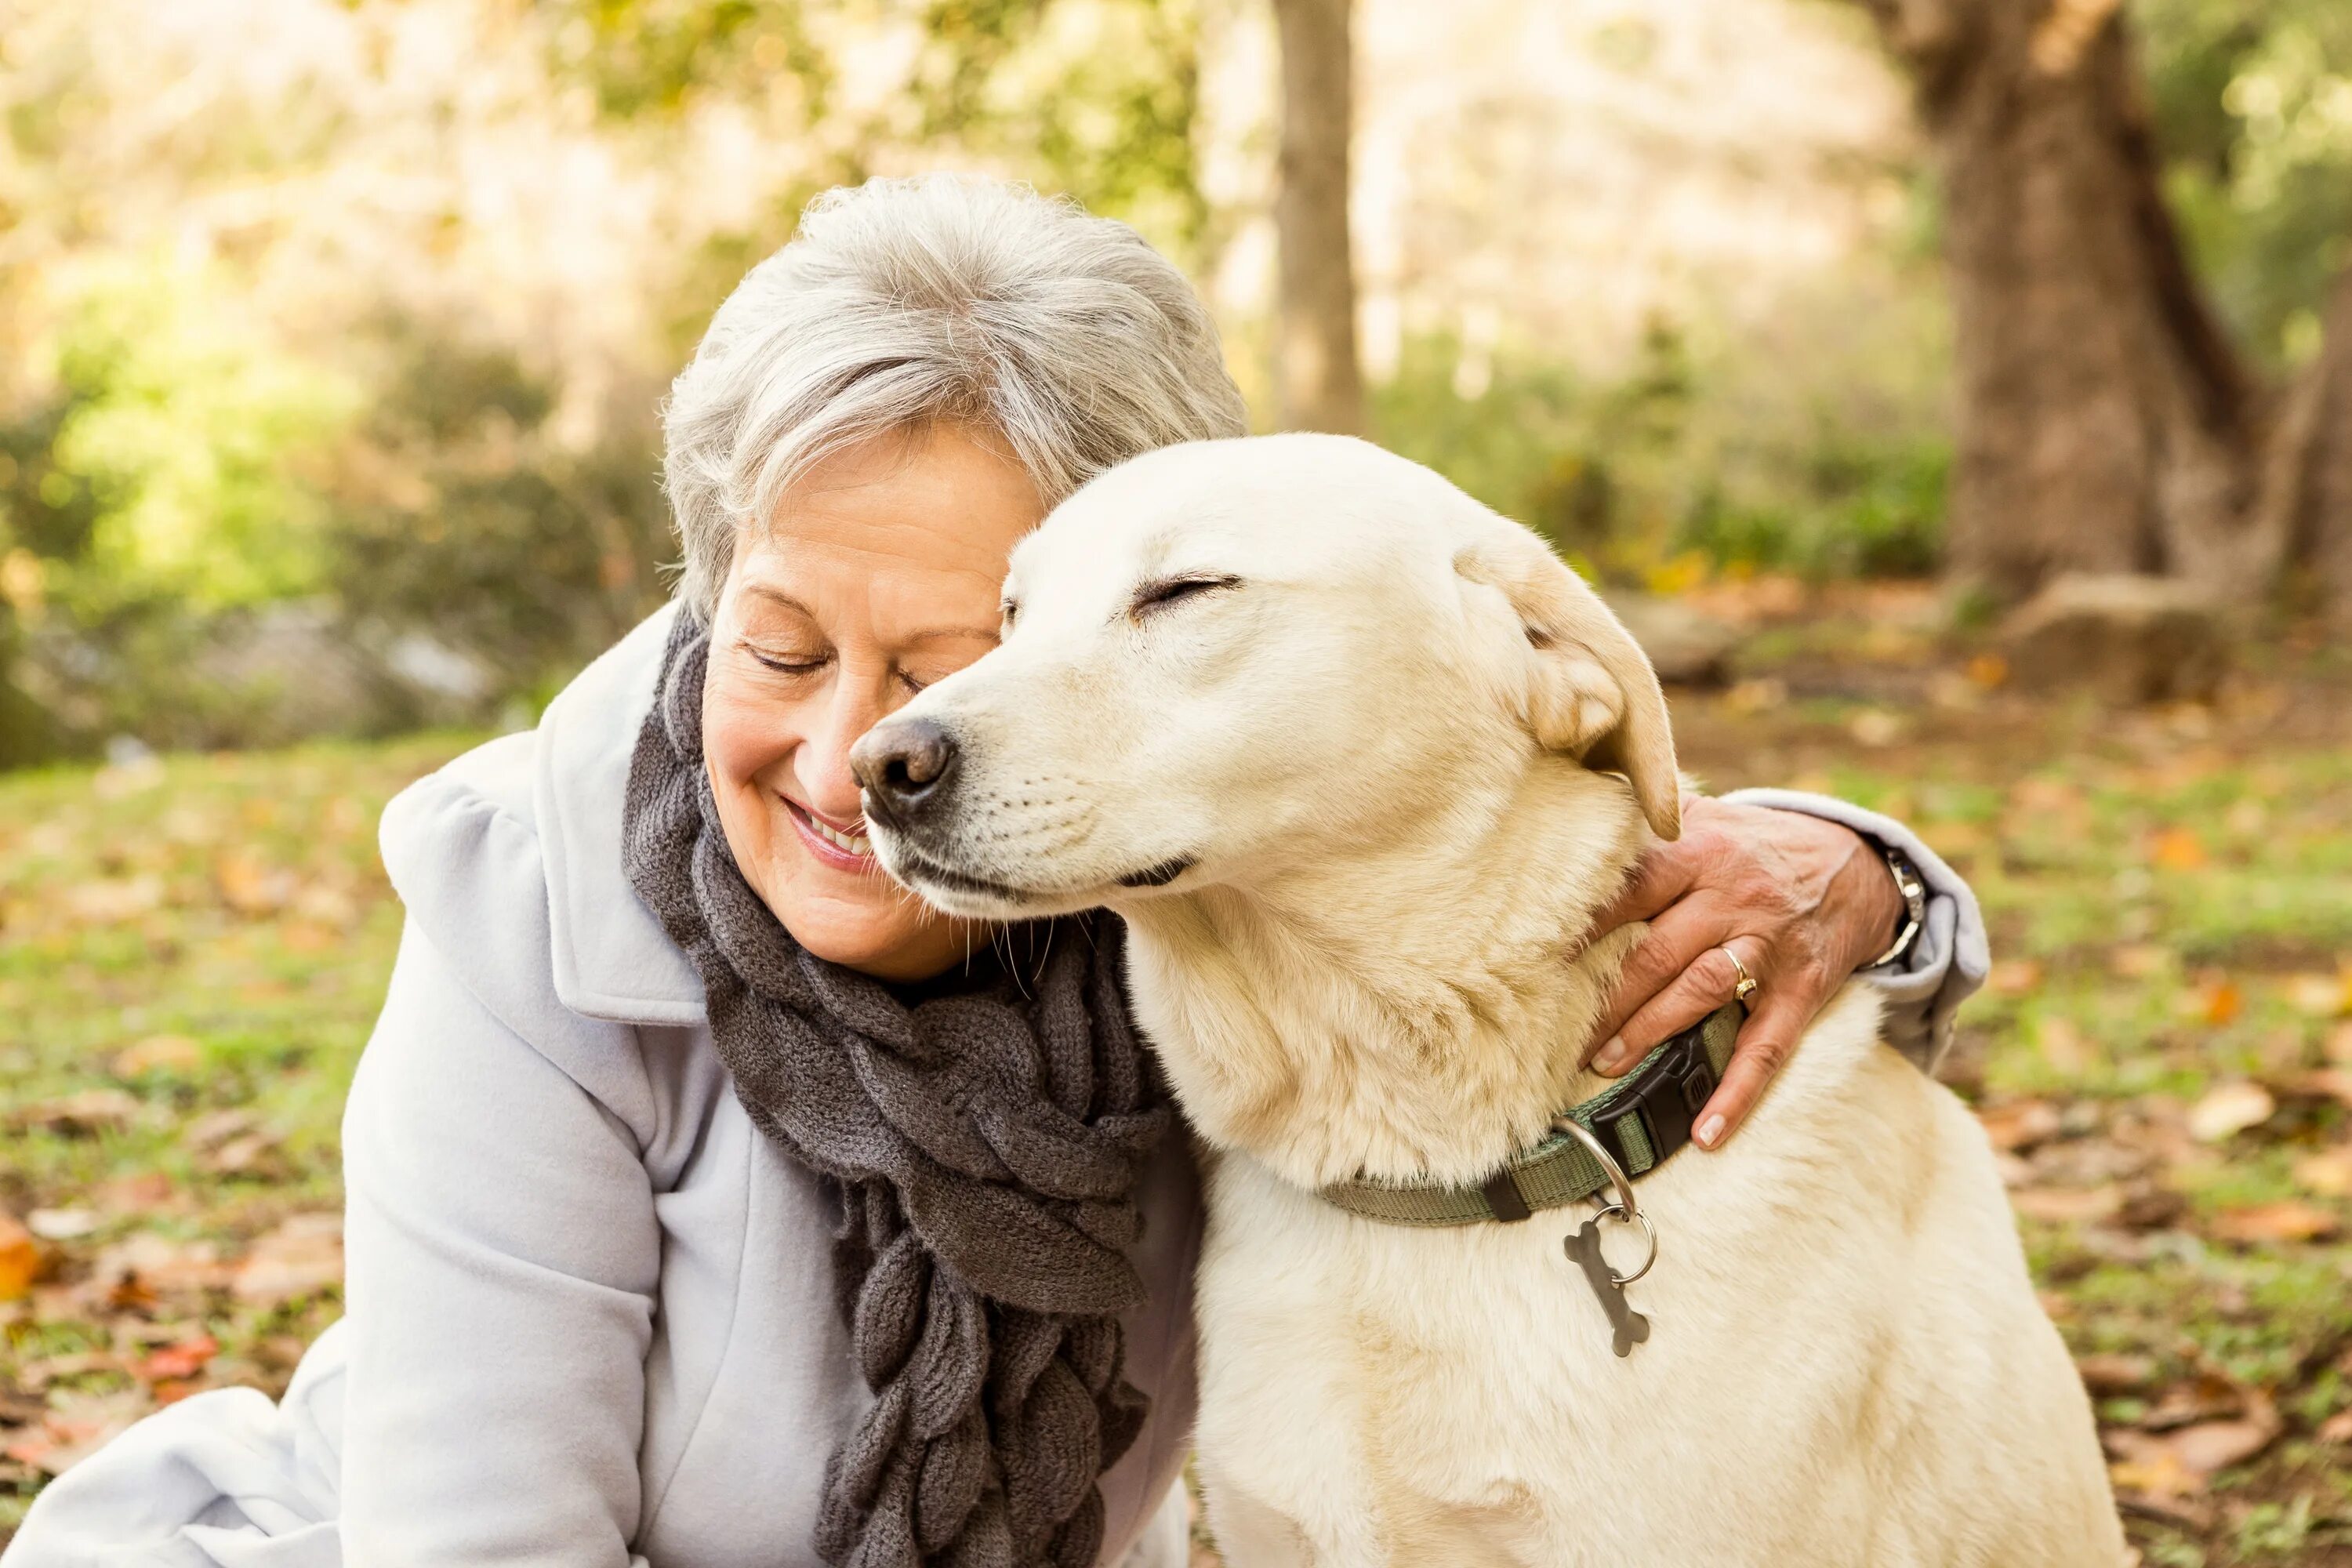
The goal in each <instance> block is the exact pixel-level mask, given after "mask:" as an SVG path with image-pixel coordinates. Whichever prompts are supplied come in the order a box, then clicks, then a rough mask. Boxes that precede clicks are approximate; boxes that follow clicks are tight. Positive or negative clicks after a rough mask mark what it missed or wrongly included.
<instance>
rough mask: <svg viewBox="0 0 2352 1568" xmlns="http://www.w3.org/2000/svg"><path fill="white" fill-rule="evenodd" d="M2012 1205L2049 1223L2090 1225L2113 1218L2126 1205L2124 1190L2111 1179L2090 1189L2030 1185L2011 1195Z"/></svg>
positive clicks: (2022, 1212) (2029, 1217)
mask: <svg viewBox="0 0 2352 1568" xmlns="http://www.w3.org/2000/svg"><path fill="white" fill-rule="evenodd" d="M2009 1201H2010V1205H2011V1207H2013V1208H2015V1209H2016V1210H2017V1212H2018V1213H2020V1214H2021V1215H2025V1216H2026V1218H2028V1219H2038V1220H2040V1221H2042V1223H2043V1224H2045V1225H2077V1224H2080V1225H2088V1224H2094V1223H2095V1222H2097V1221H2099V1220H2104V1219H2113V1218H2115V1216H2116V1215H2117V1214H2118V1213H2120V1212H2121V1211H2122V1209H2123V1206H2124V1193H2123V1189H2122V1188H2121V1187H2119V1186H2116V1184H2114V1183H2112V1182H2110V1183H2108V1184H2105V1186H2098V1187H2090V1188H2086V1189H2085V1188H2070V1187H2027V1188H2025V1189H2024V1190H2022V1191H2021V1192H2014V1193H2011V1194H2009Z"/></svg>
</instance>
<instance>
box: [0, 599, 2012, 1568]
mask: <svg viewBox="0 0 2352 1568" xmlns="http://www.w3.org/2000/svg"><path fill="white" fill-rule="evenodd" d="M671 613H673V612H669V611H665V612H663V613H662V614H661V615H659V616H655V617H654V618H653V619H652V620H650V621H648V622H647V623H646V624H645V625H644V626H640V627H638V628H637V629H636V630H635V632H633V633H631V634H630V635H629V636H628V637H626V638H625V639H624V640H623V641H622V642H620V643H619V644H618V645H616V646H615V647H614V648H613V649H612V650H611V651H609V652H608V653H606V654H605V655H604V657H603V658H600V659H598V660H597V661H596V662H595V663H594V664H593V665H592V666H590V667H589V668H588V669H587V670H586V671H585V672H583V674H582V675H581V676H580V677H579V679H577V680H575V681H573V682H572V685H571V686H570V687H569V688H567V689H565V690H564V692H563V694H562V696H560V697H558V698H557V699H556V700H555V701H554V703H553V704H552V705H551V706H550V708H549V709H548V710H547V714H546V717H545V718H544V720H543V721H541V724H540V726H539V727H538V729H536V730H534V731H529V732H526V733H522V734H517V735H509V736H508V737H506V738H505V739H503V740H499V741H493V742H490V743H488V745H485V746H483V747H481V748H479V749H478V750H477V751H474V752H469V753H468V754H467V755H466V756H464V757H461V758H459V759H458V760H457V761H456V762H454V763H450V764H449V765H448V766H447V767H446V768H444V769H442V770H441V771H440V772H439V773H435V774H433V775H432V776H431V777H429V778H426V779H424V780H422V781H420V782H419V783H418V784H415V785H414V786H412V787H411V788H410V789H408V790H407V791H406V792H405V793H404V794H403V795H401V796H400V797H399V798H398V799H397V800H395V801H394V803H393V805H392V806H391V807H390V809H388V810H387V811H386V812H385V813H384V819H383V860H384V865H385V867H386V868H387V870H388V871H389V872H390V874H391V878H392V881H393V886H394V889H396V890H397V891H398V893H399V895H400V897H401V899H402V900H403V901H404V903H405V904H406V905H407V909H408V924H407V929H406V931H405V934H404V937H403V940H402V942H401V949H400V957H399V961H398V963H397V964H396V966H395V967H394V973H393V978H392V985H391V991H390V994H389V995H388V996H387V997H386V999H385V1002H384V1007H383V1016H382V1018H381V1020H380V1021H379V1022H378V1024H377V1026H376V1030H375V1034H374V1036H373V1038H372V1039H371V1040H370V1042H369V1044H368V1047H367V1050H366V1053H365V1055H364V1056H363V1058H362V1060H361V1063H360V1068H359V1073H358V1077H357V1079H355V1080H354V1082H353V1083H352V1095H351V1101H350V1106H349V1109H348V1110H347V1112H346V1114H345V1117H344V1121H343V1158H344V1172H345V1182H346V1187H347V1190H348V1194H349V1210H348V1215H347V1217H346V1224H345V1242H346V1247H347V1249H348V1261H347V1268H348V1285H347V1307H348V1312H347V1316H346V1317H345V1318H344V1320H343V1321H341V1323H339V1324H337V1325H336V1326H335V1327H334V1328H332V1329H331V1330H329V1331H327V1333H326V1334H325V1335H323V1336H322V1337H321V1338H320V1340H319V1342H318V1343H317V1344H316V1345H314V1346H313V1347H312V1348H311V1351H310V1354H309V1355H308V1356H307V1357H305V1358H304V1360H303V1363H302V1365H301V1367H300V1369H299V1372H298V1373H296V1375H295V1378H294V1382H293V1385H292V1386H291V1387H290V1388H289V1390H288V1393H287V1395H286V1398H285V1399H284V1400H283V1401H282V1402H280V1403H278V1404H277V1405H272V1404H271V1403H270V1402H269V1401H268V1399H267V1398H266V1397H265V1396H263V1395H262V1394H259V1393H257V1392H256V1391H254V1390H250V1389H231V1390H223V1391H220V1392H216V1393H212V1394H201V1395H198V1396H196V1397H195V1398H193V1399H189V1400H186V1401H184V1402H183V1403H182V1404H179V1405H173V1407H171V1408H170V1409H167V1410H165V1411H163V1412H162V1413H160V1414H158V1415H153V1416H151V1417H149V1418H148V1419H147V1420H145V1421H142V1422H141V1423H140V1424H139V1425H138V1426H134V1427H133V1428H131V1431H129V1432H127V1433H125V1434H124V1435H123V1436H121V1438H118V1439H117V1440H116V1441H115V1442H114V1443H112V1444H111V1445H110V1446H109V1447H107V1448H105V1449H104V1450H102V1451H101V1452H100V1453H99V1454H98V1455H96V1456H95V1457H93V1458H90V1459H89V1460H87V1461H85V1462H84V1463H83V1464H82V1465H81V1466H79V1468H76V1469H74V1470H72V1471H71V1472H69V1473H68V1475H66V1476H65V1477H64V1478H62V1479H59V1480H58V1482H56V1483H55V1484H54V1485H52V1486H51V1487H50V1488H49V1489H48V1490H47V1492H45V1493H44V1494H43V1495H42V1496H41V1497H40V1499H39V1500H37V1502H36V1503H35V1505H34V1507H33V1510H32V1511H31V1514H30V1516H29V1517H28V1518H27V1520H26V1523H25V1526H24V1528H23V1530H22V1531H20V1533H19V1534H18V1536H17V1538H16V1542H15V1543H14V1545H13V1546H12V1547H11V1548H10V1549H9V1551H8V1552H6V1553H5V1555H4V1556H0V1568H83V1565H85V1564H99V1563H104V1564H109V1565H130V1564H137V1565H142V1568H143V1565H150V1564H152V1565H155V1568H163V1565H166V1564H169V1565H172V1568H205V1565H214V1564H217V1565H220V1568H337V1565H341V1564H349V1565H351V1568H450V1565H454V1564H461V1563H462V1564H468V1565H472V1564H487V1563H497V1564H502V1565H513V1568H523V1565H531V1568H596V1565H598V1564H604V1565H609V1568H624V1565H625V1564H635V1565H651V1564H658V1565H661V1568H797V1565H807V1568H814V1565H815V1563H816V1558H815V1556H814V1552H813V1551H812V1550H811V1547H810V1544H809V1543H810V1539H811V1531H812V1524H813V1521H814V1516H815V1509H816V1503H817V1497H818V1490H819V1487H820V1485H821V1483H822V1479H823V1475H824V1463H825V1459H826V1458H827V1456H828V1455H830V1454H831V1453H832V1452H833V1450H834V1447H835V1444H836V1443H837V1442H838V1441H839V1439H840V1437H841V1436H842V1435H843V1434H844V1433H845V1431H846V1430H847V1429H848V1427H849V1426H850V1424H851V1422H852V1421H853V1420H854V1419H855V1418H856V1415H857V1414H858V1413H859V1411H860V1410H861V1409H862V1408H863V1405H864V1403H865V1401H866V1398H867V1394H866V1391H865V1389H864V1386H863V1384H861V1383H860V1381H859V1380H858V1378H857V1376H856V1373H855V1371H854V1370H853V1368H852V1365H851V1362H850V1356H849V1345H848V1336H847V1333H846V1331H845V1329H844V1327H843V1325H842V1323H841V1321H840V1317H839V1314H838V1312H837V1310H836V1309H835V1298H834V1288H833V1279H832V1258H831V1252H830V1244H829V1239H828V1228H827V1204H826V1202H825V1200H824V1196H823V1194H821V1193H820V1191H819V1189H818V1187H817V1184H816V1183H815V1182H814V1180H813V1179H812V1178H811V1177H810V1176H809V1175H808V1174H807V1173H805V1172H803V1170H801V1169H800V1168H799V1167H797V1166H795V1165H794V1164H793V1163H792V1162H790V1161H789V1160H787V1159H785V1158H784V1157H783V1156H782V1155H781V1154H779V1153H778V1152H776V1151H775V1150H774V1149H773V1148H772V1146H771V1145H770V1144H769V1143H768V1142H766V1141H765V1140H764V1139H762V1138H761V1135H760V1134H759V1132H758V1131H756V1130H755V1129H754V1128H753V1127H752V1125H751V1121H750V1119H749V1118H748V1117H747V1116H746V1115H745V1114H744V1112H743V1110H742V1108H741V1106H740V1105H739V1104H738V1103H737V1101H736V1099H735V1095H734V1093H733V1090H732V1087H731V1085H730V1082H729V1079H728V1077H727V1074H726V1072H725V1070H724V1069H723V1068H721V1067H720V1066H719V1059H718V1057H717V1055H716V1053H715V1051H714V1050H713V1047H712V1045H711V1040H710V1035H709V1028H708V1026H707V1025H706V1023H705V1021H704V1017H703V1005H702V993H701V985H700V983H699V981H698V979H697V978H696V975H695V973H694V971H693V969H692V967H691V966H690V965H689V964H688V962H687V959H686V957H685V955H684V954H683V953H682V952H679V950H678V949H677V947H676V946H675V945H673V944H672V943H671V942H670V941H669V940H668V938H667V937H666V936H665V935H664V934H663V932H662V931H661V928H660V926H659V925H658V924H657V923H656V921H655V920H654V917H653V916H652V914H651V913H650V912H649V911H648V910H646V908H645V907H644V905H642V904H641V903H640V902H639V901H638V900H637V898H636V896H635V892H634V891H633V890H632V889H630V887H629V885H628V883H627V881H626V879H625V876H624V874H623V870H622V865H621V801H622V794H623V787H624V784H625V781H626V778H627V773H628V765H629V756H630V752H631V748H632V747H633V745H634V744H635V740H636V736H637V731H638V728H639V726H640V724H641V723H642V721H644V718H645V716H646V712H647V710H649V708H650V706H651V703H652V697H653V688H654V681H655V677H656V669H657V667H658V665H659V662H660V658H661V651H662V646H663V641H664V638H665V637H666V635H667V625H668V616H669V615H670V614H671ZM1755 798H1757V799H1759V801H1761V802H1762V803H1764V804H1770V805H1784V806H1789V807H1792V808H1794V809H1798V810H1804V811H1811V812H1815V813H1818V814H1820V815H1823V816H1835V817H1837V818H1838V819H1840V820H1842V821H1844V822H1846V823H1848V824H1849V825H1851V826H1856V827H1858V828H1860V829H1861V830H1862V831H1864V833H1866V834H1869V835H1873V836H1874V837H1878V838H1879V839H1881V840H1882V841H1884V842H1888V843H1892V844H1895V845H1897V846H1899V847H1903V848H1905V849H1906V851H1907V852H1908V853H1909V854H1910V855H1911V857H1912V858H1913V859H1914V861H1915V862H1916V863H1917V864H1918V865H1919V866H1920V867H1921V868H1922V869H1923V871H1925V872H1926V873H1927V877H1928V879H1929V880H1930V883H1931V887H1932V888H1933V890H1934V892H1935V903H1934V907H1933V909H1932V910H1931V912H1930V918H1929V921H1928V923H1927V932H1926V935H1925V940H1923V941H1922V942H1921V943H1920V944H1919V946H1918V948H1917V949H1916V951H1915V952H1914V954H1913V956H1912V960H1911V963H1910V964H1909V966H1908V967H1907V969H1906V972H1905V973H1900V974H1892V975H1885V976H1881V977H1879V981H1880V983H1881V984H1884V985H1885V987H1886V989H1887V991H1888V994H1889V1004H1890V1015H1891V1025H1892V1027H1893V1030H1894V1034H1895V1039H1896V1041H1897V1043H1898V1044H1899V1045H1901V1046H1902V1047H1904V1048H1905V1049H1906V1051H1907V1052H1908V1053H1909V1054H1911V1055H1913V1056H1914V1057H1915V1058H1918V1059H1920V1060H1921V1061H1922V1062H1923V1063H1927V1062H1930V1061H1931V1060H1932V1058H1934V1057H1935V1056H1937V1055H1938V1054H1940V1047H1941V1046H1942V1044H1943V1042H1944V1041H1945V1040H1946V1039H1947V1038H1948V1034H1949V1029H1950V1017H1951V1011H1952V1008H1953V1007H1954V1006H1956V1005H1958V1000H1959V998H1960V997H1962V996H1964V995H1965V994H1967V993H1968V992H1969V991H1970V990H1972V989H1973V988H1974V987H1975V985H1976V984H1977V983H1978V982H1979V980H1980V979H1981V977H1982V975H1983V973H1984V968H1985V952H1984V935H1983V930H1982V927H1981V924H1980V923H1979V920H1978V916H1977V911H1976V905H1975V902H1974V900H1972V899H1971V898H1970V897H1969V892H1968V889H1967V888H1966V887H1965V885H1963V884H1962V883H1960V882H1959V881H1958V879H1956V878H1954V877H1952V875H1951V874H1950V873H1949V872H1948V870H1946V869H1945V868H1944V867H1943V866H1942V864H1941V862H1939V861H1937V860H1936V858H1934V857H1933V856H1932V855H1930V854H1928V853H1927V851H1926V849H1925V847H1923V846H1921V845H1919V844H1918V843H1917V842H1916V840H1915V839H1913V838H1912V837H1911V836H1910V835H1909V834H1907V833H1906V832H1905V831H1904V830H1903V829H1902V828H1900V827H1898V826H1895V824H1893V823H1891V822H1887V821H1885V819H1883V818H1878V817H1874V816H1870V815H1869V814H1867V813H1861V812H1857V811H1855V810H1854V809H1853V808H1852V807H1850V806H1845V805H1842V804H1840V803H1837V802H1832V801H1826V800H1822V799H1821V798H1820V797H1817V796H1809V795H1803V796H1801V795H1780V794H1770V795H1764V794H1759V795H1756V796H1755ZM1142 1205H1143V1212H1144V1215H1145V1229H1144V1236H1143V1240H1142V1242H1141V1243H1140V1245H1139V1247H1138V1249H1137V1257H1136V1262H1137V1264H1138V1266H1139V1268H1140V1270H1141V1272H1142V1275H1143V1278H1144V1280H1145V1281H1146V1283H1147V1285H1148V1286H1149V1288H1150V1299H1149V1300H1148V1302H1147V1304H1146V1305H1144V1306H1142V1307H1140V1308H1139V1309H1137V1310H1135V1311H1134V1312H1133V1313H1131V1314H1130V1315H1129V1319H1128V1321H1127V1354H1128V1372H1129V1376H1130V1378H1131V1379H1132V1380H1133V1381H1134V1382H1135V1383H1136V1384H1138V1386H1139V1387H1141V1388H1142V1389H1143V1390H1144V1391H1145V1392H1146V1393H1148V1394H1150V1395H1151V1396H1152V1415H1151V1419H1150V1422H1149V1423H1148V1424H1147V1426H1145V1428H1144V1430H1143V1435H1142V1436H1141V1437H1140V1438H1139V1440H1138V1442H1137V1443H1136V1445H1135V1447H1134V1448H1133V1449H1132V1450H1130V1451H1129V1454H1128V1455H1127V1457H1126V1458H1123V1459H1122V1460H1121V1461H1120V1462H1119V1464H1118V1466H1117V1467H1116V1468H1114V1469H1113V1470H1112V1471H1111V1472H1110V1474H1109V1475H1108V1476H1107V1477H1106V1478H1105V1479H1104V1493H1105V1500H1106V1502H1107V1503H1108V1542H1109V1544H1108V1549H1107V1551H1106V1553H1105V1561H1106V1562H1117V1561H1118V1559H1119V1557H1120V1556H1121V1555H1122V1554H1124V1553H1127V1552H1129V1551H1130V1549H1132V1550H1133V1551H1134V1552H1135V1553H1136V1555H1135V1557H1134V1558H1133V1559H1132V1560H1131V1561H1133V1562H1136V1563H1152V1564H1154V1568H1157V1565H1158V1564H1160V1563H1165V1564H1168V1565H1169V1568H1175V1565H1177V1564H1181V1563H1182V1562H1183V1561H1184V1553H1183V1542H1182V1534H1181V1531H1182V1526H1181V1500H1171V1507H1170V1508H1169V1509H1166V1510H1160V1504H1161V1503H1162V1501H1163V1500H1170V1491H1169V1488H1170V1483H1171V1481H1172V1480H1173V1479H1174V1478H1175V1477H1176V1475H1177V1473H1178V1471H1179V1470H1180V1469H1181V1466H1182V1463H1183V1459H1184V1456H1185V1452H1186V1448H1187V1437H1188V1432H1189V1427H1190V1424H1191V1419H1192V1321H1191V1312H1190V1308H1191V1272H1192V1258H1193V1253H1194V1250H1195V1248H1196V1247H1197V1245H1198V1241H1199V1234H1200V1217H1199V1213H1198V1209H1197V1205H1196V1200H1195V1193H1194V1184H1193V1177H1192V1167H1191V1162H1190V1159H1189V1155H1188V1153H1187V1151H1186V1150H1185V1149H1184V1148H1183V1147H1182V1146H1181V1141H1171V1145H1170V1146H1169V1147H1168V1149H1167V1150H1166V1151H1165V1152H1164V1153H1163V1155H1162V1156H1161V1157H1160V1159H1159V1160H1158V1161H1157V1162H1156V1163H1154V1164H1153V1166H1152V1167H1151V1168H1150V1170H1149V1172H1148V1173H1147V1174H1146V1176H1145V1180H1144V1188H1143V1194H1142ZM1155 1510H1160V1518H1159V1520H1158V1521H1157V1522H1156V1523H1154V1522H1153V1516H1154V1512H1155ZM1148 1526H1149V1527H1150V1528H1149V1529H1148V1528H1147V1527H1148Z"/></svg>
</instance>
